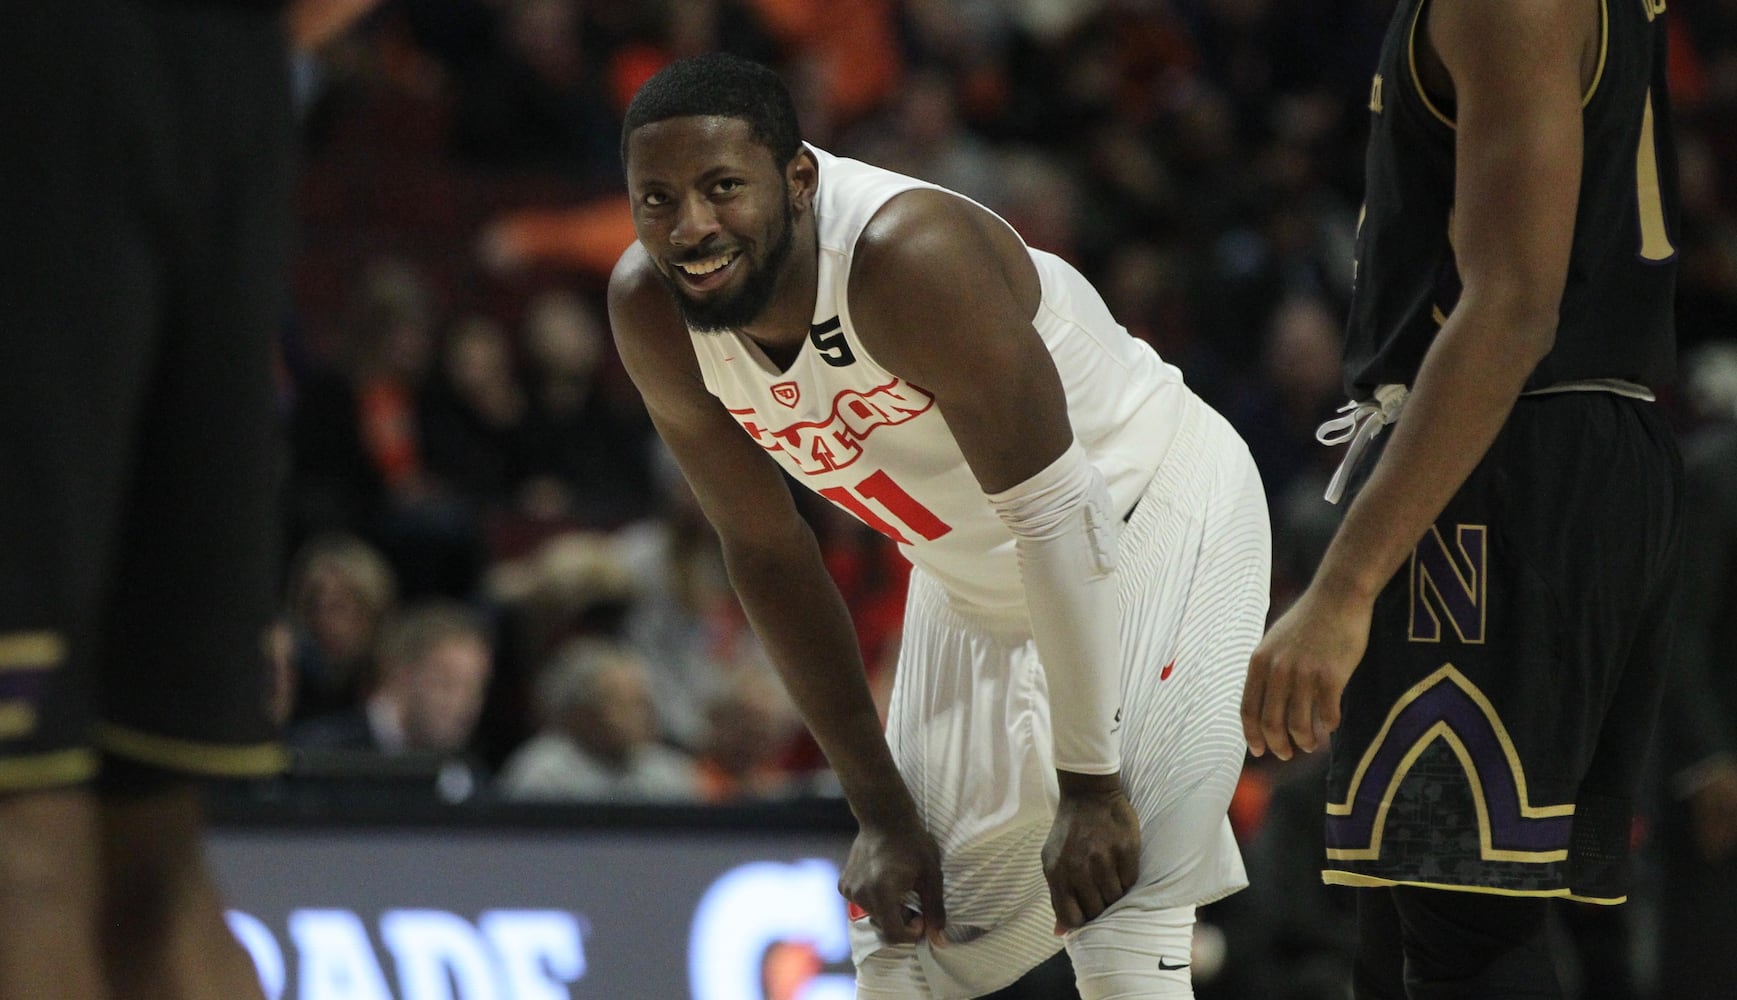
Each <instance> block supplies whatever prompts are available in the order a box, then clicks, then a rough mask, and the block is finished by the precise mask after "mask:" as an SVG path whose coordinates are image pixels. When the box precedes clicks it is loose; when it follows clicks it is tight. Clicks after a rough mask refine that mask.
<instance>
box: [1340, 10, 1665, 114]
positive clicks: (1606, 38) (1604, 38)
mask: <svg viewBox="0 0 1737 1000" xmlns="http://www.w3.org/2000/svg"><path fill="white" fill-rule="evenodd" d="M1641 2H1642V3H1651V2H1652V0H1641ZM1427 6H1429V3H1428V0H1424V2H1422V3H1419V4H1418V5H1417V10H1416V11H1414V12H1413V13H1412V15H1411V30H1410V31H1409V32H1407V33H1406V37H1405V57H1406V61H1407V62H1408V63H1410V65H1411V84H1412V86H1413V87H1415V88H1416V89H1417V96H1418V97H1419V98H1420V99H1421V100H1422V101H1423V106H1424V107H1426V108H1428V109H1429V113H1430V114H1432V115H1434V116H1435V117H1436V120H1437V121H1439V122H1441V123H1442V124H1443V125H1446V126H1447V127H1448V128H1451V129H1454V130H1455V131H1458V130H1459V126H1458V125H1456V124H1455V123H1454V120H1453V119H1452V118H1449V117H1448V116H1447V115H1446V114H1445V113H1444V112H1443V111H1442V109H1441V108H1439V107H1437V106H1436V103H1435V101H1434V100H1433V99H1431V98H1430V96H1429V91H1428V90H1426V89H1424V86H1423V76H1422V75H1421V74H1419V73H1418V71H1417V25H1418V22H1419V21H1420V20H1421V19H1422V18H1423V9H1424V8H1425V7H1427ZM1659 10H1660V11H1663V10H1664V2H1663V0H1659ZM1647 20H1649V21H1650V20H1652V16H1649V17H1648V18H1647ZM1609 56H1610V0H1598V66H1597V68H1595V69H1594V70H1593V71H1592V82H1591V83H1589V84H1587V87H1586V93H1585V94H1583V95H1581V98H1580V106H1581V108H1583V109H1584V108H1585V107H1586V106H1587V105H1588V104H1591V103H1592V98H1593V95H1595V94H1597V93H1598V85H1599V83H1601V82H1603V80H1604V64H1605V61H1606V60H1607V59H1608V58H1609ZM1376 79H1377V80H1378V81H1379V79H1380V77H1377V78H1376ZM1375 110H1380V109H1379V108H1377V109H1375Z"/></svg>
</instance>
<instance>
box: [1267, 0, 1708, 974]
mask: <svg viewBox="0 0 1737 1000" xmlns="http://www.w3.org/2000/svg"><path fill="white" fill-rule="evenodd" d="M1664 8H1665V3H1664V0H1529V2H1527V3H1522V4H1516V3H1508V2H1502V0H1452V2H1430V0H1403V2H1402V3H1400V5H1399V9H1398V11H1397V12H1396V13H1395V15H1394V21H1393V24H1392V27H1391V28H1390V30H1389V31H1388V34H1387V38H1386V42H1385V44H1384V46H1383V49H1382V53H1381V60H1380V67H1379V70H1380V71H1379V74H1378V75H1377V76H1376V77H1375V79H1374V84H1373V87H1372V92H1371V96H1370V105H1369V106H1370V111H1371V114H1372V137H1371V141H1370V147H1369V157H1368V178H1367V184H1368V192H1367V204H1366V215H1365V217H1364V220H1363V222H1362V226H1361V230H1360V233H1359V238H1358V247H1357V261H1358V274H1357V285H1356V291H1355V295H1354V301H1353V305H1352V313H1351V320H1350V328H1349V335H1348V341H1347V349H1346V379H1347V383H1348V385H1349V388H1350V390H1351V392H1352V395H1353V398H1355V399H1359V400H1363V401H1365V402H1364V403H1363V404H1362V405H1360V406H1358V407H1356V408H1354V409H1353V410H1352V411H1351V412H1349V413H1348V414H1347V416H1345V417H1344V418H1342V419H1341V420H1339V421H1335V422H1334V423H1333V424H1332V425H1329V427H1326V428H1323V432H1324V435H1325V437H1329V438H1331V437H1333V432H1335V431H1336V432H1337V434H1338V438H1337V439H1348V440H1350V441H1351V448H1350V449H1349V450H1348V454H1347V457H1346V460H1345V464H1344V465H1342V466H1341V475H1340V476H1339V477H1336V478H1335V482H1334V488H1333V490H1332V491H1330V492H1333V493H1337V492H1339V491H1341V490H1343V489H1344V487H1345V485H1346V483H1347V482H1349V483H1351V484H1358V483H1359V482H1360V481H1361V480H1363V479H1364V478H1365V477H1366V482H1361V489H1360V490H1357V491H1356V492H1357V495H1356V499H1355V500H1354V502H1353V503H1352V504H1351V506H1350V509H1349V511H1348V512H1347V514H1346V518H1345V521H1344V523H1343V525H1342V526H1341V527H1340V530H1339V532H1338V534H1337V536H1336V537H1335V539H1334V541H1333V544H1332V546H1331V548H1330V549H1329V551H1328V553H1327V555H1326V556H1325V558H1324V559H1323V561H1322V564H1321V566H1320V568H1319V569H1318V571H1317V573H1316V575H1315V578H1314V580H1313V582H1312V583H1311V584H1310V586H1309V588H1308V590H1307V591H1306V592H1305V593H1304V594H1303V595H1302V597H1301V598H1299V600H1298V601H1297V603H1296V605H1295V606H1294V607H1293V608H1292V609H1291V610H1290V611H1289V612H1287V613H1286V614H1285V615H1284V616H1283V617H1282V618H1281V619H1280V620H1279V621H1278V622H1277V623H1275V624H1274V626H1273V627H1272V629H1271V630H1270V632H1269V633H1268V635H1267V637H1266V639H1265V640H1264V642H1263V643H1262V645H1261V646H1260V648H1259V649H1258V650H1257V651H1256V653H1255V655H1254V657H1253V659H1252V661H1251V664H1250V671H1249V683H1248V687H1247V690H1246V693H1245V697H1244V702H1243V720H1244V728H1245V730H1246V734H1247V737H1248V741H1249V745H1250V748H1251V749H1252V750H1253V751H1254V752H1255V753H1257V754H1258V753H1262V752H1268V751H1270V752H1272V753H1274V754H1276V755H1278V756H1280V757H1285V758H1288V757H1289V756H1290V755H1291V752H1292V750H1293V748H1300V749H1302V750H1304V751H1311V750H1314V749H1315V748H1316V747H1317V746H1318V745H1319V744H1320V742H1321V741H1322V739H1323V738H1324V737H1325V734H1326V733H1327V732H1328V731H1333V730H1337V732H1336V733H1335V735H1334V736H1333V740H1332V755H1331V760H1330V769H1329V778H1328V807H1327V870H1326V873H1325V878H1326V879H1327V881H1329V882H1337V883H1341V884H1347V885H1354V886H1365V887H1369V888H1367V889H1365V890H1363V891H1361V892H1360V894H1359V895H1360V897H1361V898H1360V905H1359V909H1360V921H1359V922H1360V935H1361V941H1360V954H1359V960H1358V967H1357V973H1356V979H1357V982H1356V991H1357V995H1358V996H1359V997H1382V998H1386V997H1407V996H1409V997H1412V998H1420V997H1431V998H1436V997H1468V998H1470V997H1477V998H1480V1000H1489V998H1499V997H1517V996H1526V997H1535V996H1538V997H1542V996H1554V995H1557V993H1558V987H1557V986H1556V984H1555V981H1554V976H1553V973H1552V971H1551V964H1550V961H1549V956H1548V955H1547V953H1546V951H1545V948H1544V945H1543V939H1542V929H1543V924H1544V916H1545V905H1546V900H1545V899H1544V898H1542V897H1549V896H1568V897H1572V898H1576V899H1582V900H1590V901H1593V902H1602V903H1614V902H1620V901H1621V900H1622V899H1623V898H1624V894H1625V892H1626V885H1627V881H1628V870H1627V855H1628V835H1629V826H1630V814H1631V797H1632V795H1633V793H1634V791H1635V781H1636V776H1637V772H1638V770H1639V768H1640V766H1641V763H1642V758H1643V756H1644V748H1645V746H1646V745H1647V740H1648V734H1649V729H1650V727H1651V725H1652V721H1653V717H1654V715H1655V712H1656V708H1657V703H1658V692H1659V672H1660V669H1661V668H1662V666H1663V664H1664V662H1665V659H1666V654H1665V650H1664V648H1663V644H1664V641H1665V638H1666V635H1665V629H1664V627H1663V622H1662V619H1663V615H1664V609H1665V605H1666V602H1667V600H1668V594H1669V584H1670V580H1671V578H1672V575H1673V573H1674V566H1675V562H1676V555H1677V550H1678V547H1679V538H1678V536H1679V530H1680V529H1679V526H1678V522H1679V515H1678V509H1679V500H1680V494H1681V462H1680V459H1679V457H1678V454H1677V450H1676V446H1675V444H1674V442H1673V440H1672V436H1671V433H1670V431H1669V428H1668V426H1667V424H1666V422H1665V420H1664V419H1663V417H1662V416H1660V415H1659V414H1658V413H1657V412H1656V408H1655V407H1654V406H1653V405H1652V403H1651V400H1652V392H1651V387H1653V386H1657V385H1659V384H1660V383H1661V382H1663V381H1664V380H1666V379H1667V378H1668V377H1669V375H1670V370H1671V366H1672V363H1673V340H1674V338H1673V328H1672V317H1671V305H1672V295H1673V289H1674V280H1675V267H1674V259H1675V251H1674V249H1673V247H1672V242H1671V241H1672V233H1673V227H1674V224H1675V207H1676V201H1677V198H1676V187H1675V180H1674V168H1675V158H1674V154H1673V150H1672V145H1671V132H1670V125H1669V121H1670V119H1669V106H1668V101H1667V97H1666V92H1665V51H1664V45H1665V25H1664V20H1663V17H1664ZM1402 410H1403V419H1400V413H1401V411H1402ZM1396 421H1397V423H1396V424H1395V426H1394V429H1393V431H1392V433H1391V435H1390V437H1388V438H1386V439H1385V440H1384V441H1382V442H1381V443H1384V444H1385V445H1386V448H1385V452H1384V454H1381V456H1380V457H1379V460H1377V459H1376V458H1375V455H1374V454H1373V450H1372V449H1371V448H1370V445H1371V443H1372V441H1373V440H1374V436H1375V435H1376V434H1378V433H1379V432H1380V430H1381V428H1382V426H1384V425H1386V424H1394V423H1395V422H1396ZM1442 890H1449V891H1442Z"/></svg>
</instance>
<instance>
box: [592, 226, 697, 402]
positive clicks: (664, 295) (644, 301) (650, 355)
mask: <svg viewBox="0 0 1737 1000" xmlns="http://www.w3.org/2000/svg"><path fill="white" fill-rule="evenodd" d="M608 299H609V326H610V330H611V332H612V333H613V334H614V335H615V343H616V349H617V350H618V351H619V352H620V355H621V359H622V361H623V362H624V363H626V364H627V366H628V370H629V371H630V372H633V373H637V372H639V371H640V370H641V369H643V368H644V366H645V365H647V364H650V363H656V364H659V365H661V366H664V367H670V366H673V367H677V368H684V369H685V368H687V367H691V366H692V364H693V352H692V350H691V348H689V347H688V333H687V324H685V323H684V322H682V318H681V314H680V313H679V312H677V310H676V307H675V302H674V301H673V300H672V299H671V298H670V292H669V289H668V288H667V287H665V286H664V283H663V280H662V278H661V276H660V275H659V274H658V273H657V265H655V264H653V263H652V260H651V256H650V255H649V254H647V253H646V252H645V248H644V247H642V246H640V245H639V244H638V243H634V244H633V245H631V246H629V247H628V248H627V249H626V250H624V251H622V254H621V257H620V259H618V260H617V261H616V262H615V269H614V270H613V271H611V272H610V275H609V294H608Z"/></svg>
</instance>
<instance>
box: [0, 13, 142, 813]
mask: <svg viewBox="0 0 1737 1000" xmlns="http://www.w3.org/2000/svg"><path fill="white" fill-rule="evenodd" d="M133 6H134V5H111V4H106V3H93V2H90V0H71V2H68V3H66V4H56V5H42V4H12V5H7V6H6V9H5V12H4V15H0V16H3V18H4V21H3V23H0V61H3V62H4V63H5V65H6V67H7V80H8V83H9V84H10V87H9V89H10V90H11V91H13V92H14V95H15V97H14V99H13V100H11V101H10V102H9V104H8V112H7V135H6V140H5V141H4V142H0V177H4V178H5V179H6V182H5V184H4V185H0V232H3V233H4V234H5V239H6V262H5V265H4V266H3V267H0V317H3V318H0V791H5V790H8V789H28V788H43V787H49V786H55V785H65V784H69V783H74V782H78V781H81V780H83V779H85V778H87V777H89V775H90V774H91V772H92V771H93V770H94V768H95V764H96V758H95V756H94V754H92V753H91V752H90V751H89V750H88V749H87V748H86V740H87V738H88V725H89V721H90V704H91V701H92V699H93V696H94V691H95V682H94V678H93V677H92V676H91V670H90V663H91V656H92V653H93V629H94V628H95V626H96V623H97V621H98V619H99V618H100V604H101V602H102V600H103V599H104V598H105V597H106V594H107V592H108V589H107V581H108V571H109V569H110V567H111V564H112V555H111V545H112V542H113V539H114V537H115V533H116V530H117V524H118V520H119V513H120V508H121V506H122V498H123V495H124V487H125V483H126V476H127V471H128V469H129V467H130V464H131V458H132V455H133V438H132V429H133V418H134V416H135V414H136V411H137V409H138V406H139V404H140V400H141V399H142V398H143V395H144V391H145V387H146V382H147V377H146V375H145V374H144V373H145V372H146V371H147V370H148V369H149V367H150V361H151V356H152V352H153V351H154V349H155V343H156V341H155V336H156V332H157V320H158V318H159V316H160V314H161V305H162V301H163V288H162V277H161V273H162V263H163V262H162V259H161V257H160V254H159V253H158V250H157V246H156V242H155V235H156V234H155V230H154V223H155V220H154V219H152V218H151V217H150V212H149V211H148V207H147V206H146V205H145V204H144V203H143V200H142V198H141V191H142V190H143V189H144V188H146V187H148V186H149V183H148V181H147V180H146V178H148V177H149V176H150V175H151V173H152V171H153V169H154V166H155V165H156V164H157V162H158V161H159V160H160V156H159V155H158V154H159V153H160V143H159V142H158V137H157V136H155V134H154V133H153V130H152V127H151V124H150V123H151V121H152V114H151V113H152V112H153V111H154V110H155V109H156V108H157V106H158V102H159V101H160V97H161V94H160V91H159V89H158V88H157V87H156V86H155V76H154V69H155V67H154V64H153V63H152V61H151V58H150V55H149V46H148V44H147V43H148V35H147V33H146V32H145V31H144V30H143V25H142V24H141V23H140V20H139V18H138V17H137V16H136V12H134V11H132V10H131V8H132V7H133ZM120 7H125V8H127V9H114V8H120ZM24 95H28V97H26V96H24Z"/></svg>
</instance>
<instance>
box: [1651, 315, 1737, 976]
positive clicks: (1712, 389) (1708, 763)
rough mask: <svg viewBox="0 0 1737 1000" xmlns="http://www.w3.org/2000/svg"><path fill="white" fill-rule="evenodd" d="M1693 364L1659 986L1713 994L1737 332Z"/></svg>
mask: <svg viewBox="0 0 1737 1000" xmlns="http://www.w3.org/2000/svg"><path fill="white" fill-rule="evenodd" d="M1689 371H1690V389H1691V395H1692V396H1693V397H1694V399H1695V401H1696V403H1697V404H1698V407H1699V408H1700V409H1701V411H1702V412H1703V413H1704V414H1705V415H1706V416H1708V417H1709V418H1711V422H1710V423H1709V424H1708V425H1707V426H1706V427H1704V428H1702V429H1701V430H1700V431H1699V433H1697V434H1696V435H1694V436H1692V437H1689V438H1687V439H1686V440H1685V442H1684V448H1683V454H1684V466H1685V470H1686V472H1687V476H1688V482H1689V487H1690V488H1689V490H1688V491H1687V496H1688V506H1687V517H1686V521H1685V523H1686V525H1687V529H1686V530H1687V534H1686V537H1688V538H1691V539H1694V544H1692V545H1689V546H1688V547H1686V548H1685V550H1684V553H1683V574H1682V594H1681V598H1680V602H1679V611H1678V617H1677V619H1676V624H1677V628H1678V631H1677V642H1676V649H1675V662H1673V664H1672V667H1673V671H1672V676H1671V679H1670V686H1669V687H1668V688H1667V689H1666V692H1665V703H1664V711H1663V715H1662V717H1661V724H1660V726H1659V727H1658V736H1659V750H1660V772H1661V773H1660V778H1661V782H1660V784H1661V787H1660V789H1659V796H1658V797H1659V800H1660V801H1659V807H1658V808H1659V822H1658V837H1659V844H1658V849H1659V852H1660V854H1661V858H1660V861H1661V865H1660V867H1661V875H1662V881H1661V885H1660V889H1659V923H1660V934H1659V941H1660V946H1661V947H1660V955H1659V962H1658V969H1659V996H1661V997H1669V998H1670V1000H1713V998H1715V997H1726V996H1730V995H1731V989H1732V984H1733V983H1734V982H1737V951H1734V950H1733V949H1732V948H1731V943H1732V942H1733V941H1734V940H1737V342H1732V341H1723V342H1718V343H1713V344H1708V345H1706V346H1705V347H1704V348H1703V349H1702V350H1701V351H1699V352H1698V353H1697V354H1696V355H1695V356H1694V363H1693V364H1692V366H1690V368H1689Z"/></svg>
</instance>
